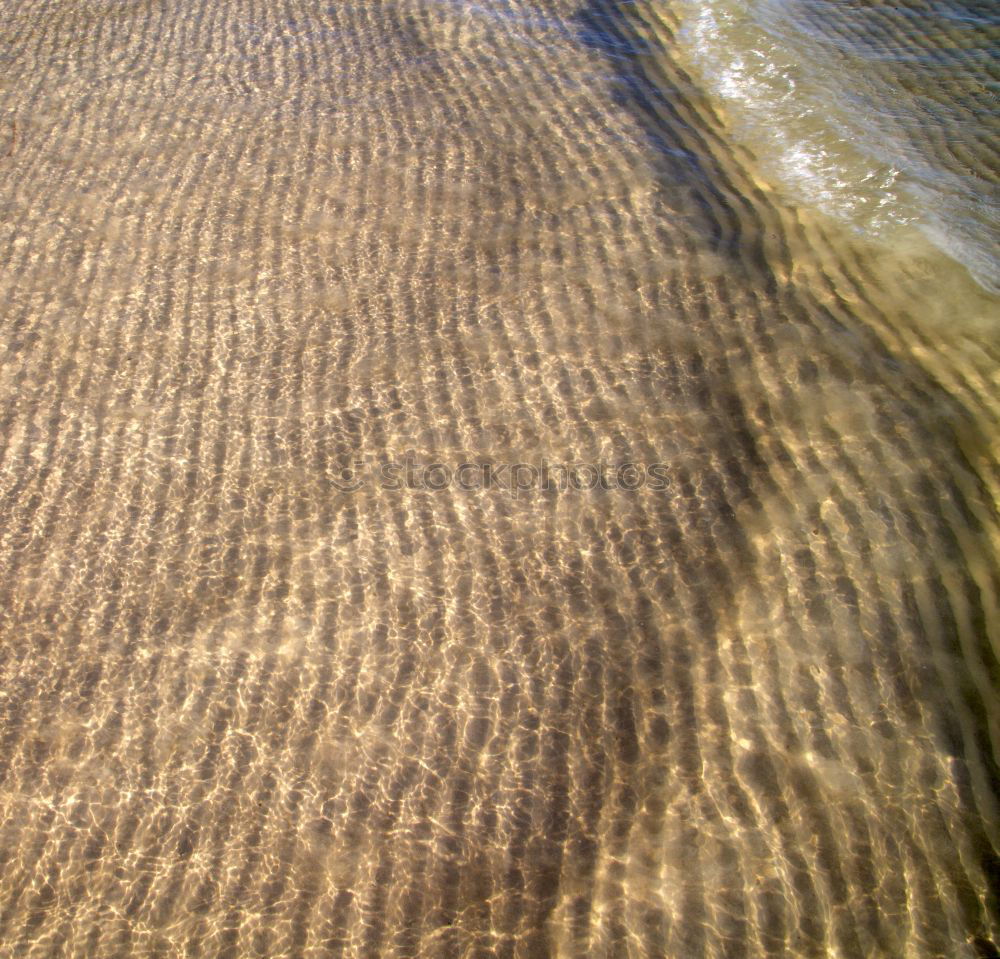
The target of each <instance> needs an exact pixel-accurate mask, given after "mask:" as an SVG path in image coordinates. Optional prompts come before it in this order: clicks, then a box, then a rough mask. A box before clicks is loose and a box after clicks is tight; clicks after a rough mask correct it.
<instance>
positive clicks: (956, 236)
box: [678, 0, 1000, 292]
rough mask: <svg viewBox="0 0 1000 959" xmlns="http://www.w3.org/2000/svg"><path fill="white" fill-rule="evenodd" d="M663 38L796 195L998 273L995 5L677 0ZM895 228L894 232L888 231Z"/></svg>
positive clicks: (998, 15) (979, 273) (999, 41)
mask: <svg viewBox="0 0 1000 959" xmlns="http://www.w3.org/2000/svg"><path fill="white" fill-rule="evenodd" d="M679 8H680V9H681V15H682V23H683V26H682V29H681V30H680V32H679V34H678V39H679V41H680V43H681V45H682V46H683V47H685V48H686V49H687V52H688V54H689V56H690V57H691V60H692V62H693V63H694V65H695V67H696V69H697V71H698V74H699V76H700V77H701V79H702V80H703V82H704V83H705V85H706V87H707V88H708V89H709V90H710V91H712V92H713V93H714V94H715V95H717V96H718V97H719V99H720V100H721V103H722V106H723V108H724V109H725V110H726V112H727V116H728V117H729V120H730V129H732V131H733V133H734V135H735V136H737V137H739V138H740V139H741V140H742V141H744V142H745V143H747V144H748V145H749V146H750V148H751V149H752V150H754V152H755V153H756V155H757V158H758V160H759V162H760V164H761V168H762V169H763V170H765V171H766V172H767V173H768V174H770V175H771V176H773V178H774V179H775V181H776V182H778V183H780V184H781V185H783V186H784V187H785V188H786V189H787V190H788V192H789V193H790V195H791V196H792V197H794V199H795V200H796V201H797V202H800V203H810V204H815V205H817V206H819V207H820V208H822V209H823V210H824V211H825V212H827V213H830V214H832V215H834V216H837V217H840V218H842V219H843V220H845V221H846V222H848V223H850V224H851V225H852V226H853V227H855V228H856V229H858V230H861V231H864V232H867V233H869V234H874V235H876V236H878V237H880V238H881V239H882V240H883V241H884V242H886V243H899V242H906V240H905V237H906V234H907V231H906V230H905V229H903V227H905V226H912V227H916V228H919V229H920V230H921V231H922V232H923V233H924V234H925V235H926V236H927V237H929V238H930V239H931V241H932V242H933V243H934V244H935V245H936V246H937V247H938V248H940V249H941V250H942V251H944V252H946V253H947V254H949V255H950V256H952V257H954V258H955V259H956V260H958V261H959V262H961V263H962V264H964V265H965V266H966V267H967V268H968V269H969V270H970V271H971V273H972V274H973V276H974V277H975V278H976V279H977V280H978V281H979V282H980V283H981V284H982V285H983V286H984V287H986V288H987V289H989V290H992V291H993V292H996V291H997V288H998V285H1000V192H998V187H1000V160H998V157H1000V120H998V111H997V98H998V95H1000V66H998V64H1000V59H998V54H1000V12H998V9H997V7H996V5H995V4H993V3H988V2H979V0H969V2H944V3H933V2H923V0H920V2H910V3H901V4H900V3H892V4H889V3H869V2H842V0H760V2H753V3H747V2H739V0H709V2H707V3H681V4H680V5H679ZM901 238H902V239H901Z"/></svg>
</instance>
